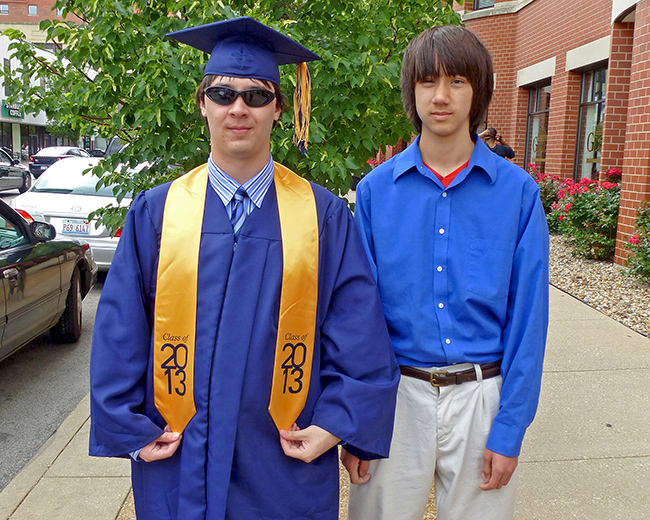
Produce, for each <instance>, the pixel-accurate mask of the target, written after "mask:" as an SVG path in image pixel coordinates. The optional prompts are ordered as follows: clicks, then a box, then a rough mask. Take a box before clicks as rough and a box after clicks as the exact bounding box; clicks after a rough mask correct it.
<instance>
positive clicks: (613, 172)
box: [605, 168, 621, 183]
mask: <svg viewBox="0 0 650 520" xmlns="http://www.w3.org/2000/svg"><path fill="white" fill-rule="evenodd" d="M605 180H606V181H607V182H612V183H618V182H621V170H619V169H618V168H610V169H609V170H607V171H606V172H605Z"/></svg>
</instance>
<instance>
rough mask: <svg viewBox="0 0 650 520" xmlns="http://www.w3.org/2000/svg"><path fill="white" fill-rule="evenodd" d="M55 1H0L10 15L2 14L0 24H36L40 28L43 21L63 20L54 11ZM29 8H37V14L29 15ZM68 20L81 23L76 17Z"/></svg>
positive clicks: (69, 17) (70, 17)
mask: <svg viewBox="0 0 650 520" xmlns="http://www.w3.org/2000/svg"><path fill="white" fill-rule="evenodd" d="M54 3H55V0H0V4H5V5H7V7H8V11H9V12H8V14H0V24H2V25H3V26H6V24H12V23H15V22H18V23H23V24H34V25H35V26H38V24H39V23H40V22H41V20H53V19H55V18H56V19H59V20H61V19H62V18H61V17H60V16H58V15H57V13H56V9H55V10H54V11H52V7H54ZM29 6H35V7H36V14H35V15H34V14H29ZM66 19H67V20H73V21H81V20H79V18H77V17H76V16H68V17H67V18H66Z"/></svg>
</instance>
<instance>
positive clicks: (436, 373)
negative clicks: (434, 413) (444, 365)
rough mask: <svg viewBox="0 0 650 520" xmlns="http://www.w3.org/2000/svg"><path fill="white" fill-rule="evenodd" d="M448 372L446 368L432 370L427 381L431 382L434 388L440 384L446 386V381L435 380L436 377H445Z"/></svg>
mask: <svg viewBox="0 0 650 520" xmlns="http://www.w3.org/2000/svg"><path fill="white" fill-rule="evenodd" d="M448 374H449V372H447V371H446V370H433V371H432V372H431V375H430V376H429V381H430V383H431V386H434V387H436V388H438V387H440V386H447V382H444V383H438V382H436V377H445V376H446V375H448Z"/></svg>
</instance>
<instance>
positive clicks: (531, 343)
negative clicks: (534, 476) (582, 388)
mask: <svg viewBox="0 0 650 520" xmlns="http://www.w3.org/2000/svg"><path fill="white" fill-rule="evenodd" d="M401 85H402V96H403V100H404V107H405V109H406V112H407V114H408V115H409V117H410V119H411V121H412V123H413V125H414V126H415V128H416V129H417V131H418V133H419V134H420V135H419V136H418V138H417V139H416V140H415V141H414V142H413V144H411V145H410V146H409V147H408V148H407V149H406V150H405V151H404V152H402V153H400V154H398V155H396V156H395V157H393V158H392V159H390V160H389V161H387V162H386V163H384V164H382V165H381V166H379V167H377V168H376V169H374V170H373V171H372V172H371V173H370V174H369V175H368V176H366V177H365V178H364V179H363V180H362V181H361V183H360V184H359V186H358V187H357V201H356V211H355V219H356V222H357V225H358V227H359V230H360V232H361V237H362V240H363V242H364V246H365V248H366V253H367V254H368V257H369V259H370V262H371V265H372V268H373V270H374V274H375V276H376V278H377V281H378V284H379V290H380V294H381V299H382V303H383V308H384V313H385V316H386V320H387V323H388V328H389V332H390V335H391V340H392V344H393V348H394V350H395V354H396V357H397V360H398V362H399V364H400V368H401V372H402V379H401V382H400V387H399V392H398V398H397V409H396V417H395V429H394V436H393V441H392V444H391V452H390V458H389V459H387V460H383V461H371V462H370V463H368V462H367V461H363V460H360V459H358V458H357V457H355V456H353V455H352V454H350V453H348V452H345V451H344V452H343V453H342V461H343V463H344V465H345V466H346V467H347V469H348V471H349V472H350V476H351V481H352V483H354V484H362V485H356V486H352V489H351V491H350V506H349V519H350V520H359V519H367V520H378V519H385V520H394V519H396V518H399V519H400V520H411V519H412V520H420V519H421V518H422V516H423V514H424V511H425V508H426V504H427V499H428V497H429V492H430V488H431V483H432V480H435V491H436V501H437V513H438V518H439V520H473V519H477V518H481V519H482V520H505V519H508V518H512V516H513V512H514V502H515V493H516V475H517V472H516V468H517V462H518V456H519V452H520V449H521V443H522V440H523V437H524V433H525V431H526V428H527V427H528V426H529V425H530V423H531V421H532V420H533V417H534V415H535V411H536V408H537V403H538V397H539V389H540V381H541V375H542V364H543V357H544V348H545V342H546V330H547V324H548V230H547V226H546V220H545V216H544V211H543V209H542V205H541V202H540V198H539V190H538V188H537V186H536V184H535V182H534V181H533V179H532V178H531V177H530V176H529V175H528V174H526V172H524V171H523V170H522V169H521V168H519V167H517V166H515V165H514V164H512V163H510V162H508V161H506V160H504V159H502V158H501V157H498V156H497V155H495V154H493V153H492V152H491V151H490V150H489V149H488V148H487V147H486V146H485V144H484V143H482V142H481V140H480V139H478V138H477V135H476V130H477V127H478V125H479V124H480V122H481V121H483V120H484V114H485V111H486V109H487V106H488V104H489V102H490V99H491V96H492V90H493V69H492V60H491V57H490V54H489V52H488V51H487V49H486V48H485V46H484V45H483V44H482V42H481V41H480V40H479V39H478V38H477V37H476V36H475V35H474V34H472V33H471V32H470V31H468V30H467V29H464V28H461V27H456V26H442V27H436V28H433V29H429V30H427V31H424V32H423V33H422V34H420V35H419V36H417V37H416V38H414V39H413V40H412V41H411V43H410V44H409V45H408V47H407V49H406V52H405V54H404V62H403V65H402V76H401ZM369 426H370V425H369Z"/></svg>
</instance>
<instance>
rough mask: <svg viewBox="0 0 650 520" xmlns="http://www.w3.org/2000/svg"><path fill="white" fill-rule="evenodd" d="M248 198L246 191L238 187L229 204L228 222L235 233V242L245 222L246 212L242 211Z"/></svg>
mask: <svg viewBox="0 0 650 520" xmlns="http://www.w3.org/2000/svg"><path fill="white" fill-rule="evenodd" d="M246 197H248V194H247V193H246V190H245V189H244V188H243V187H242V186H240V187H239V188H237V191H236V192H235V194H234V195H233V197H232V200H231V201H230V204H232V211H231V213H230V222H231V223H232V229H233V231H234V233H235V240H237V237H238V236H239V231H240V230H241V227H242V226H243V225H244V221H245V220H246V211H245V210H244V200H245V199H246Z"/></svg>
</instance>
